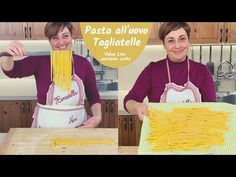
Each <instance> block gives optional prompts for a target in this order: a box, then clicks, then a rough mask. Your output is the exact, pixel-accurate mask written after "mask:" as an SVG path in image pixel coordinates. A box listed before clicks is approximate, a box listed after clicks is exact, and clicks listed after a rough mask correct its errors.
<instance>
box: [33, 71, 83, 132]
mask: <svg viewBox="0 0 236 177" xmlns="http://www.w3.org/2000/svg"><path fill="white" fill-rule="evenodd" d="M73 69H74V68H73ZM84 97H85V92H84V84H83V82H82V80H81V79H80V78H79V77H78V76H77V75H76V74H73V76H72V81H71V91H70V93H69V94H68V92H67V91H63V90H61V89H60V88H59V87H58V86H56V85H55V84H54V83H52V84H51V85H50V87H49V90H48V93H47V102H46V105H42V104H39V103H37V105H36V108H35V112H34V115H33V118H34V121H33V124H32V127H34V128H36V127H37V128H74V127H79V126H80V125H81V124H82V123H83V122H84V121H86V120H87V113H86V110H85V108H84Z"/></svg>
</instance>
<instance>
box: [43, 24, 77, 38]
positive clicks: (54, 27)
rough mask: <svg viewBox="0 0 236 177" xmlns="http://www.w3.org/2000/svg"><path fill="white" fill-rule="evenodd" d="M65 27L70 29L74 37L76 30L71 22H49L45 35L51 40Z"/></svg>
mask: <svg viewBox="0 0 236 177" xmlns="http://www.w3.org/2000/svg"><path fill="white" fill-rule="evenodd" d="M65 27H67V28H68V30H69V31H70V34H71V35H72V33H73V30H74V28H73V25H72V24H71V23H70V22H48V23H47V24H46V26H45V28H44V34H45V36H46V37H47V38H48V39H49V40H50V39H51V38H52V37H53V36H56V35H57V33H58V32H59V31H60V30H62V29H64V28H65Z"/></svg>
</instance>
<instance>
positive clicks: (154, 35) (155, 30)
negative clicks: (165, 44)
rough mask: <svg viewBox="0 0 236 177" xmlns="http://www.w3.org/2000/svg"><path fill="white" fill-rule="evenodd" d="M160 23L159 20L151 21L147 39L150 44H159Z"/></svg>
mask: <svg viewBox="0 0 236 177" xmlns="http://www.w3.org/2000/svg"><path fill="white" fill-rule="evenodd" d="M160 25H161V23H160V22H155V23H153V26H152V29H151V33H150V37H149V40H148V44H149V45H152V44H160V43H161V41H160V39H159V28H160Z"/></svg>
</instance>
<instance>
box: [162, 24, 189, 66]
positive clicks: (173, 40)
mask: <svg viewBox="0 0 236 177" xmlns="http://www.w3.org/2000/svg"><path fill="white" fill-rule="evenodd" d="M164 48H165V50H166V53H167V55H168V57H169V59H170V60H171V61H173V62H182V61H184V60H185V59H186V56H187V53H188V50H189V40H188V35H187V33H186V31H185V30H184V28H179V29H177V30H176V31H171V32H170V33H169V34H167V35H166V36H165V39H164Z"/></svg>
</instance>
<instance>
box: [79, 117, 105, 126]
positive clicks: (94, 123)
mask: <svg viewBox="0 0 236 177" xmlns="http://www.w3.org/2000/svg"><path fill="white" fill-rule="evenodd" d="M100 122H101V117H98V116H93V117H91V118H89V119H88V120H86V121H85V122H84V123H83V125H82V126H80V128H95V127H97V126H98V124H99V123H100Z"/></svg>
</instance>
